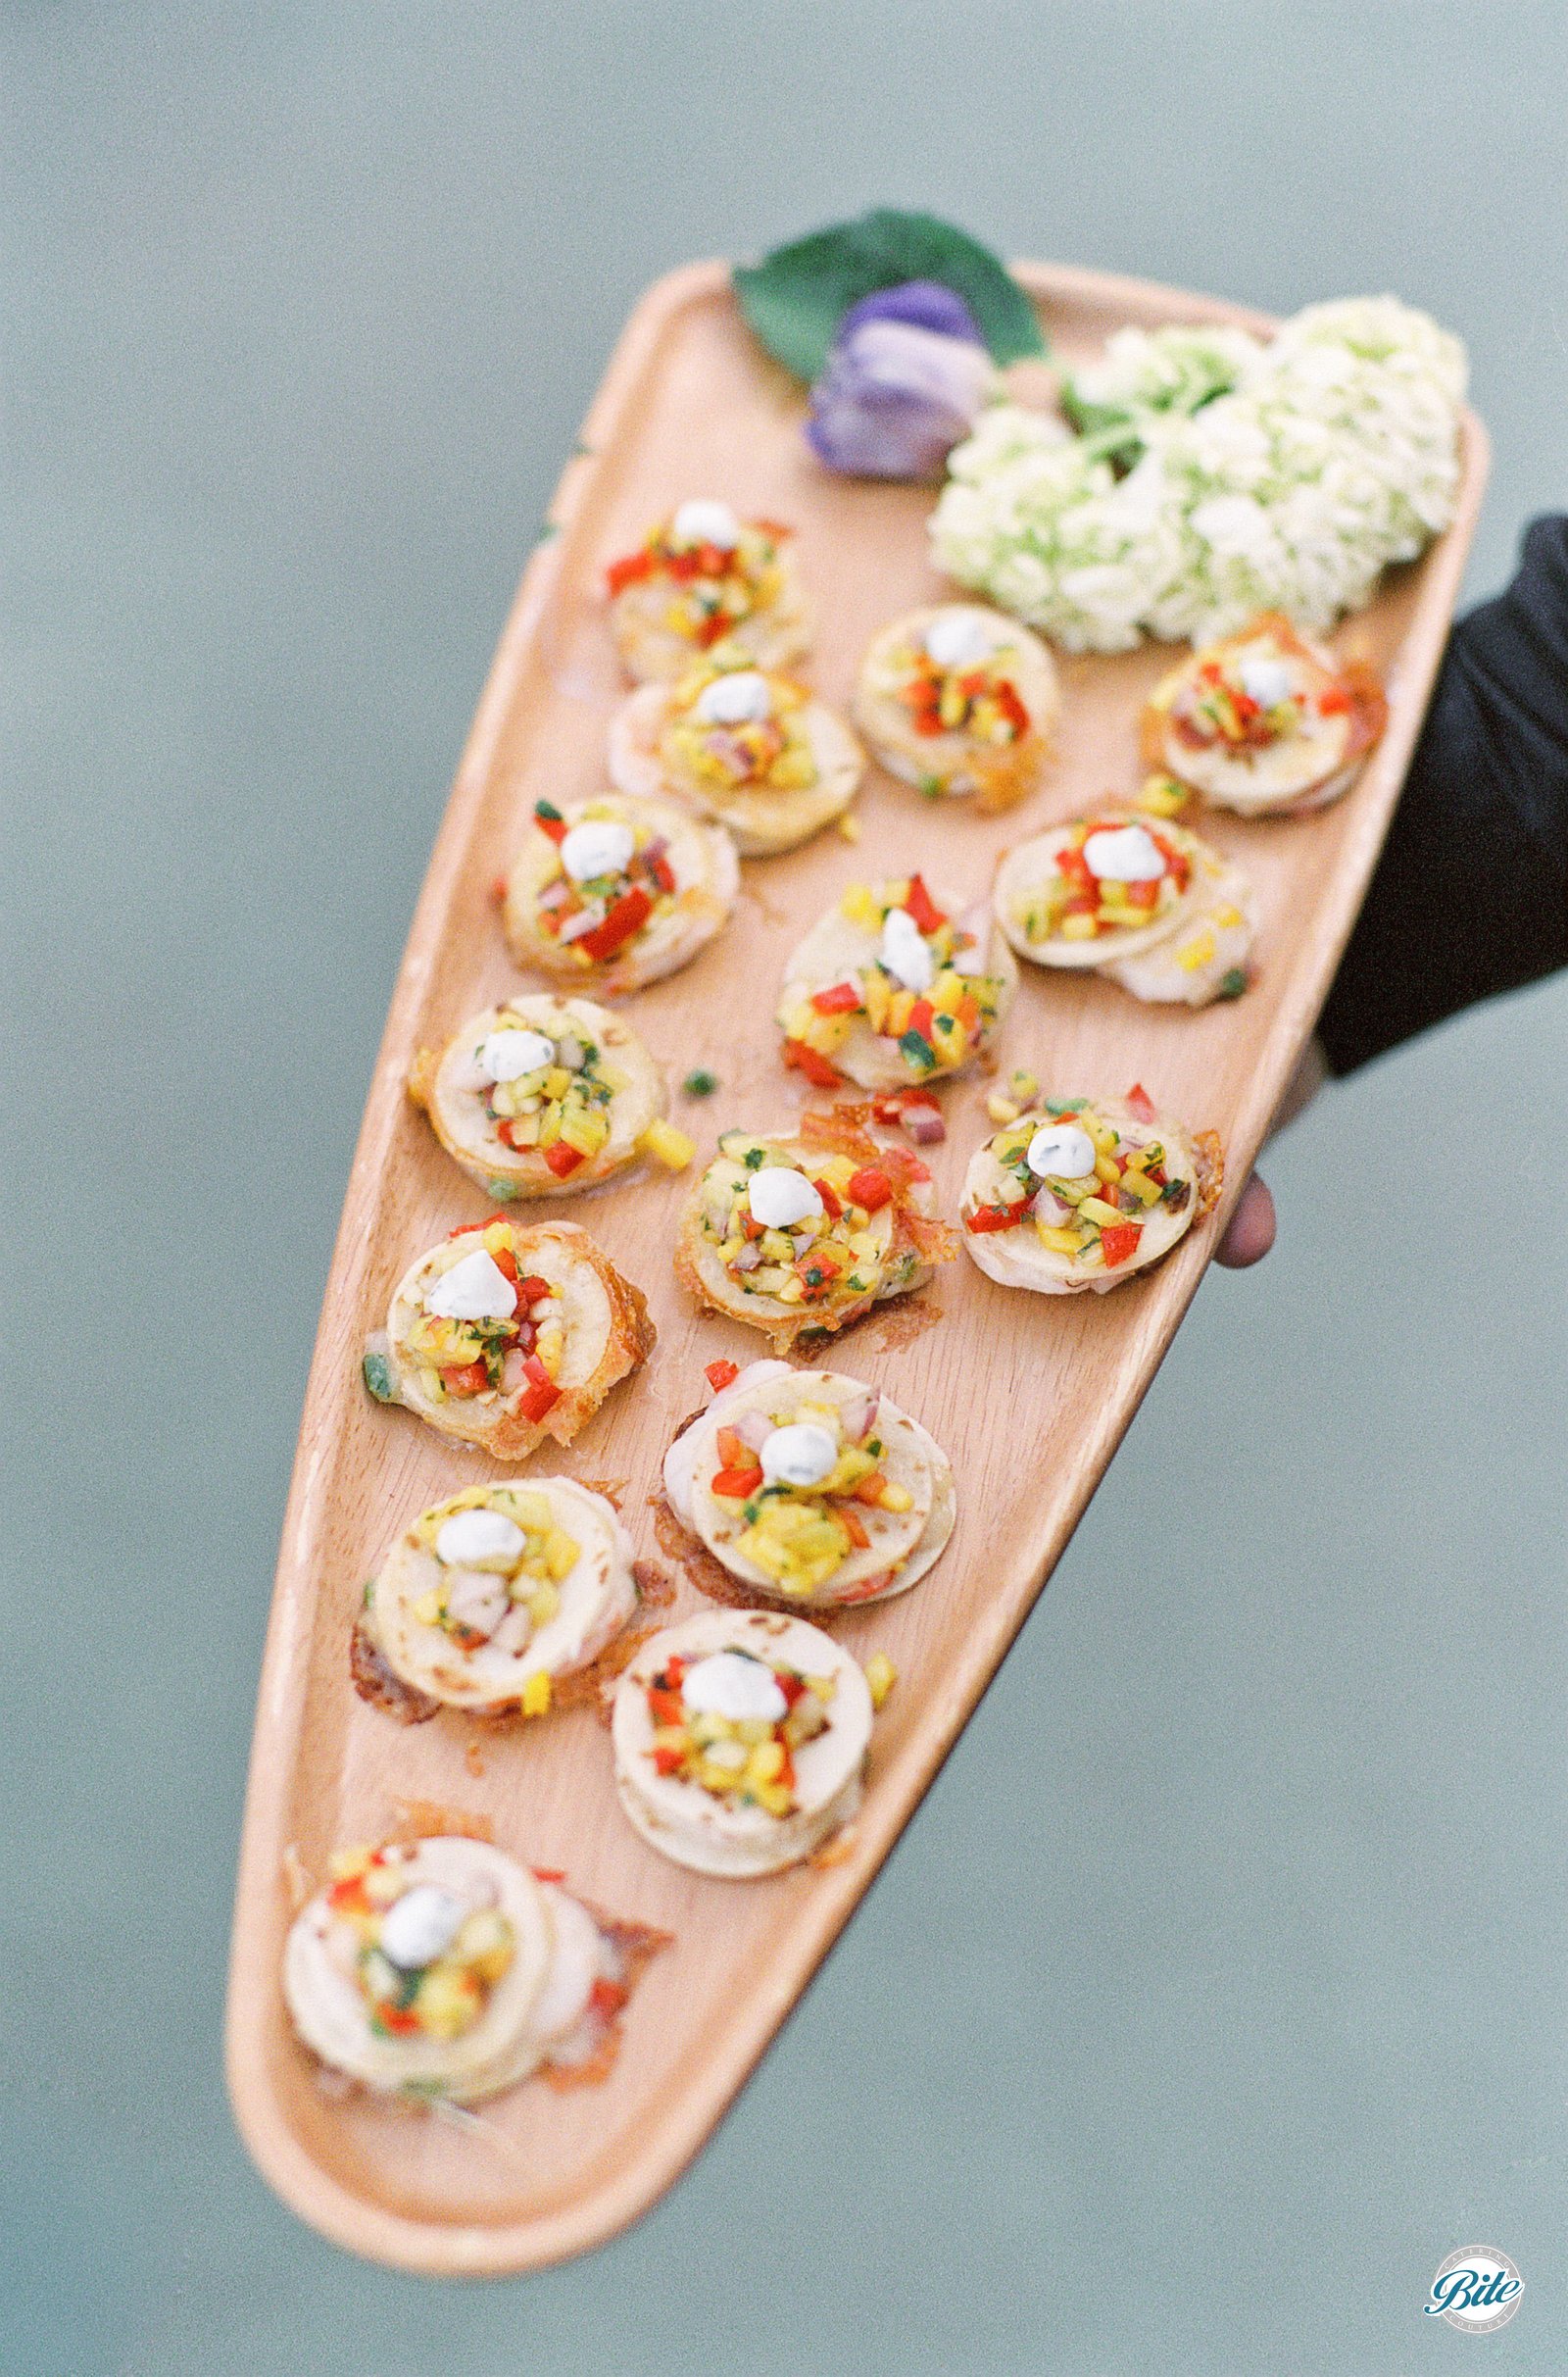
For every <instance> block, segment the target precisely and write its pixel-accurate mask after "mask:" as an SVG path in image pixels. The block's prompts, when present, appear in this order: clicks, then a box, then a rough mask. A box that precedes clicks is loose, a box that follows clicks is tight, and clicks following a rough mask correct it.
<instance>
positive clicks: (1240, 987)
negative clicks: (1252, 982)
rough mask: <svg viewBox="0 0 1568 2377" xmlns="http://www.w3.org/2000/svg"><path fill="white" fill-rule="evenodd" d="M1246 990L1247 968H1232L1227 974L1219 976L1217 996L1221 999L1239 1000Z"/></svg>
mask: <svg viewBox="0 0 1568 2377" xmlns="http://www.w3.org/2000/svg"><path fill="white" fill-rule="evenodd" d="M1246 988H1247V968H1246V967H1245V966H1232V967H1231V969H1230V972H1229V973H1228V974H1221V976H1220V978H1219V991H1218V994H1217V995H1218V996H1219V997H1220V998H1222V999H1239V998H1240V997H1241V995H1242V993H1243V991H1244V990H1245V989H1246Z"/></svg>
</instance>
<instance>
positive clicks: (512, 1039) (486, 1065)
mask: <svg viewBox="0 0 1568 2377" xmlns="http://www.w3.org/2000/svg"><path fill="white" fill-rule="evenodd" d="M555 1061H556V1044H555V1042H554V1040H547V1039H546V1038H545V1035H544V1033H543V1032H535V1031H518V1030H516V1029H503V1030H501V1031H498V1032H492V1033H491V1034H490V1036H489V1038H488V1039H487V1040H486V1041H485V1043H484V1045H483V1047H482V1048H481V1049H480V1051H479V1060H478V1062H479V1069H480V1071H481V1072H482V1073H484V1074H485V1076H486V1077H487V1079H489V1080H491V1081H517V1080H520V1079H521V1077H522V1075H523V1074H524V1073H536V1072H537V1071H538V1070H539V1067H540V1065H554V1063H555Z"/></svg>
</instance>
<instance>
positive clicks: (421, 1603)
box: [414, 1592, 441, 1626]
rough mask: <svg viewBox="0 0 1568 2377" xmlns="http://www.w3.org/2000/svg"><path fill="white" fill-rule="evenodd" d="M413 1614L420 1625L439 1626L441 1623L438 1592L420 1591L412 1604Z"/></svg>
mask: <svg viewBox="0 0 1568 2377" xmlns="http://www.w3.org/2000/svg"><path fill="white" fill-rule="evenodd" d="M414 1614H415V1616H416V1617H417V1619H418V1621H419V1623H420V1625H421V1626H439V1624H440V1623H441V1596H440V1593H439V1592H430V1593H421V1594H420V1596H419V1598H418V1600H417V1602H416V1603H415V1605H414Z"/></svg>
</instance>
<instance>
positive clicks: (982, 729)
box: [888, 643, 1030, 747]
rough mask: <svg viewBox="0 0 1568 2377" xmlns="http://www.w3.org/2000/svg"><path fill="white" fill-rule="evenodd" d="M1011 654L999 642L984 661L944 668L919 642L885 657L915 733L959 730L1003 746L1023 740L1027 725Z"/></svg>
mask: <svg viewBox="0 0 1568 2377" xmlns="http://www.w3.org/2000/svg"><path fill="white" fill-rule="evenodd" d="M1013 657H1014V656H1012V655H1010V654H1009V652H1008V650H1007V648H1006V647H1005V646H1003V647H1001V648H999V649H998V650H997V651H996V652H993V653H992V654H991V655H990V656H989V657H988V658H987V659H986V660H984V661H981V662H978V663H975V664H971V665H968V666H965V667H962V668H957V669H944V668H941V667H939V666H938V664H937V663H936V662H935V661H934V660H933V659H932V658H931V655H930V654H929V652H927V651H926V649H925V647H924V646H923V645H920V644H913V643H909V644H903V645H900V646H899V647H898V648H897V649H896V650H895V651H893V652H891V653H890V654H889V655H888V675H889V677H890V678H891V680H892V690H893V692H894V693H895V695H896V697H897V699H898V700H899V701H900V702H902V703H903V705H904V707H905V709H906V710H907V712H908V713H909V721H910V724H911V725H912V726H913V728H914V731H915V733H916V734H918V735H925V736H928V737H932V738H934V737H936V736H937V735H942V734H963V735H968V736H969V737H971V739H972V740H973V741H975V742H977V743H985V744H991V745H996V746H999V747H1005V745H1007V744H1009V743H1021V742H1022V740H1023V738H1024V736H1025V735H1026V734H1027V733H1028V732H1029V726H1030V718H1029V713H1028V711H1027V709H1026V708H1025V707H1024V703H1023V698H1022V696H1021V695H1020V693H1019V691H1018V688H1017V685H1016V683H1015V682H1014V680H1013V677H1012V674H1011V670H1010V668H1009V666H1008V664H1009V660H1010V659H1012V658H1013Z"/></svg>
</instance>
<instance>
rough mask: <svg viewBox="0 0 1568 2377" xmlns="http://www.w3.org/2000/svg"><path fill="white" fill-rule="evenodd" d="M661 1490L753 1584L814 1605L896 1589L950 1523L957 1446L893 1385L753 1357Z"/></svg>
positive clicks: (931, 1556) (911, 1579) (694, 1428)
mask: <svg viewBox="0 0 1568 2377" xmlns="http://www.w3.org/2000/svg"><path fill="white" fill-rule="evenodd" d="M664 1492H665V1495H666V1496H667V1498H668V1501H669V1504H670V1507H671V1509H672V1510H674V1512H675V1514H676V1516H677V1517H678V1518H679V1519H680V1521H681V1523H682V1525H683V1526H685V1527H686V1528H687V1529H688V1530H689V1531H690V1533H692V1534H693V1535H695V1536H697V1537H699V1538H700V1539H701V1541H702V1542H703V1543H705V1544H706V1545H707V1546H708V1549H709V1551H710V1552H711V1553H712V1554H713V1556H714V1558H715V1559H716V1560H719V1561H720V1562H721V1563H722V1565H723V1566H724V1567H726V1568H727V1569H728V1570H729V1572H730V1574H731V1575H732V1576H735V1577H738V1578H739V1579H740V1581H741V1582H742V1583H743V1584H745V1585H750V1586H753V1587H759V1588H760V1589H761V1591H762V1592H764V1593H766V1594H768V1595H770V1596H773V1595H777V1596H779V1597H780V1598H781V1599H783V1600H784V1601H787V1602H793V1603H797V1604H799V1605H800V1606H801V1607H802V1608H807V1609H832V1608H835V1607H838V1606H842V1605H845V1604H851V1603H858V1602H869V1601H886V1600H887V1599H889V1598H890V1597H891V1596H892V1595H893V1594H895V1593H904V1592H907V1589H908V1587H909V1586H910V1585H912V1584H916V1583H917V1582H918V1581H919V1579H920V1578H921V1577H922V1576H924V1575H925V1573H926V1571H927V1569H929V1568H931V1567H933V1566H934V1565H935V1564H936V1562H937V1560H940V1559H941V1557H942V1554H943V1553H944V1551H945V1550H946V1549H947V1545H948V1539H949V1537H950V1536H951V1535H952V1533H953V1525H954V1516H955V1506H954V1490H953V1470H952V1467H951V1465H950V1463H949V1461H948V1457H947V1455H946V1454H945V1453H944V1452H943V1451H942V1449H941V1447H940V1446H939V1445H938V1444H937V1442H936V1440H935V1438H934V1437H932V1436H930V1435H928V1434H927V1432H926V1430H925V1429H924V1428H922V1427H921V1425H920V1423H919V1421H918V1420H916V1419H911V1418H910V1417H909V1415H908V1413H907V1411H900V1409H899V1407H898V1405H897V1404H896V1403H894V1402H893V1401H892V1400H891V1398H890V1397H888V1396H886V1395H883V1394H880V1393H879V1392H878V1391H877V1389H876V1388H874V1387H868V1386H865V1385H863V1384H862V1383H861V1381H860V1380H859V1379H858V1378H846V1377H844V1376H842V1375H841V1374H840V1373H839V1372H838V1371H835V1370H793V1369H791V1368H790V1367H789V1365H788V1364H787V1363H785V1362H753V1363H752V1365H751V1367H750V1368H749V1369H746V1370H743V1371H742V1372H741V1373H740V1374H739V1376H738V1377H737V1378H735V1379H734V1380H733V1381H732V1383H731V1384H730V1385H729V1386H728V1387H726V1388H725V1389H724V1390H723V1391H722V1393H720V1394H719V1395H717V1396H715V1397H714V1399H713V1401H712V1402H711V1404H710V1405H709V1407H708V1409H707V1411H704V1412H702V1413H700V1414H699V1416H698V1417H697V1418H696V1419H694V1420H692V1421H691V1422H690V1424H689V1425H688V1426H686V1427H685V1428H683V1429H682V1430H681V1433H680V1434H679V1435H678V1436H677V1437H676V1439H675V1441H674V1443H673V1444H672V1445H671V1446H670V1448H669V1451H668V1452H667V1453H666V1454H665V1456H664Z"/></svg>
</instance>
